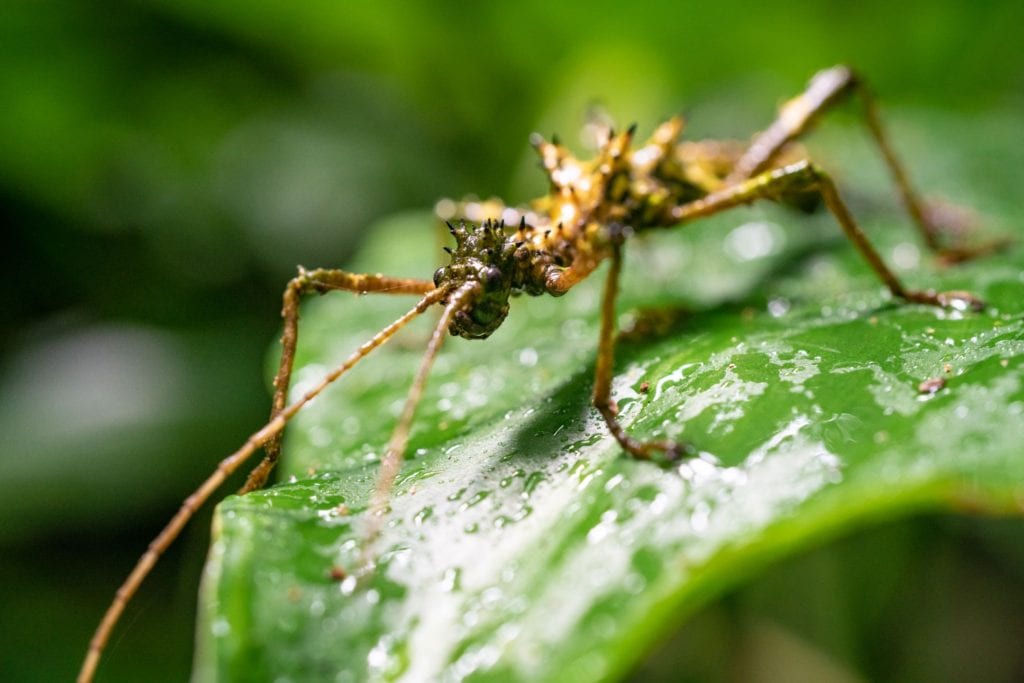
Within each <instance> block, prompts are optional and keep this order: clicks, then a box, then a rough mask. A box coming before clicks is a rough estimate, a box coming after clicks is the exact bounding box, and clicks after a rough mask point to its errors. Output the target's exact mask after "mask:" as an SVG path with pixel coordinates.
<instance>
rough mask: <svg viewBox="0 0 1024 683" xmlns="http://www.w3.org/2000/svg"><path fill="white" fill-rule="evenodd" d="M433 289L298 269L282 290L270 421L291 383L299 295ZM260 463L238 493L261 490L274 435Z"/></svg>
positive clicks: (276, 450)
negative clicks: (281, 320) (278, 357)
mask: <svg viewBox="0 0 1024 683" xmlns="http://www.w3.org/2000/svg"><path fill="white" fill-rule="evenodd" d="M432 289H434V283H432V282H429V281H427V280H416V279H412V278H397V277H388V276H385V275H379V274H378V275H368V274H360V273H350V272H348V271H345V270H335V269H326V268H318V269H316V270H306V269H304V268H299V274H298V275H297V276H295V277H294V278H292V280H291V281H290V282H289V283H288V286H287V287H285V290H284V297H283V303H282V306H281V317H282V318H284V333H283V334H282V335H281V364H280V365H279V366H278V368H277V375H275V376H274V400H273V403H272V404H271V405H272V407H271V410H270V419H271V420H273V419H274V418H275V417H277V415H278V414H279V413H280V412H281V411H282V410H284V407H285V405H286V403H287V398H288V386H289V384H290V383H291V376H292V367H293V365H294V363H295V348H296V346H297V344H298V341H299V305H300V303H301V301H302V296H303V295H304V294H308V293H310V292H317V293H319V294H325V293H327V292H330V291H336V290H341V291H347V292H355V293H358V294H364V293H370V292H373V293H379V294H418V295H422V294H426V293H427V292H429V291H431V290H432ZM264 453H265V455H264V456H263V460H262V461H260V463H259V464H258V465H257V466H256V467H254V468H253V470H252V472H250V473H249V477H248V478H247V479H246V481H245V485H244V486H243V487H242V489H241V490H240V493H248V492H249V491H254V490H256V489H259V488H262V487H263V485H264V484H265V483H266V482H267V477H269V476H270V472H271V470H273V469H274V465H275V464H276V463H277V459H278V457H279V456H280V454H281V435H280V434H277V435H275V436H274V438H273V439H271V440H270V441H268V442H267V443H266V445H265V446H264Z"/></svg>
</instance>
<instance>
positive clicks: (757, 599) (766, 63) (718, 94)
mask: <svg viewBox="0 0 1024 683" xmlns="http://www.w3.org/2000/svg"><path fill="white" fill-rule="evenodd" d="M1021 26H1024V4H1022V3H1019V2H988V3H970V2H940V1H935V0H932V1H928V2H923V1H908V2H904V3H900V4H898V5H894V4H892V3H889V2H881V1H876V0H869V1H864V2H860V3H856V4H854V3H839V2H825V3H823V2H795V3H784V4H780V3H758V4H752V3H751V4H748V3H739V2H710V3H696V2H651V3H640V4H637V5H635V6H632V7H628V8H627V7H626V6H624V5H623V4H621V3H611V2H586V3H582V2H574V3H551V2H538V1H521V2H516V3H479V4H476V3H473V4H470V3H459V2H401V3H399V2H393V3H392V2H380V3H372V4H371V3H363V4H355V3H352V4H349V3H340V2H329V1H327V0H317V1H310V2H304V3H294V2H284V1H282V0H267V1H265V2H259V3H247V2H226V1H225V2H205V1H204V2H199V1H196V0H177V1H171V0H151V1H150V2H131V1H128V0H125V1H116V0H110V1H106V2H104V1H100V0H78V1H75V2H72V1H67V2H59V1H54V2H44V1H38V0H36V1H33V0H8V1H7V2H6V3H4V7H3V9H2V10H0V95H2V99H0V212H2V214H3V216H2V217H3V222H4V224H6V225H7V226H8V227H7V228H6V229H4V233H3V234H4V237H3V248H2V250H0V263H2V272H3V277H4V280H5V285H4V286H3V287H2V288H0V307H2V311H3V316H2V318H0V326H2V336H0V434H2V435H3V436H2V440H3V449H2V452H0V519H2V522H3V523H2V525H0V604H2V606H3V607H2V609H0V633H2V635H3V638H2V639H0V677H2V678H3V679H4V680H17V681H34V680H39V681H49V680H67V679H68V678H69V677H70V676H71V675H72V673H73V671H74V670H75V669H76V667H77V664H78V660H79V658H80V657H81V655H82V654H83V653H84V649H85V646H86V643H87V641H88V637H89V634H90V633H91V630H92V628H93V627H94V625H95V622H96V620H97V619H98V618H99V616H100V614H101V613H102V610H103V609H104V607H105V606H106V604H107V602H108V601H109V599H110V597H111V596H112V594H113V590H114V588H115V587H116V585H117V583H118V582H119V581H120V579H121V578H122V577H123V575H124V574H125V573H126V572H127V571H128V569H129V568H130V567H131V565H132V564H133V563H134V561H135V559H136V558H137V556H138V554H139V553H140V552H141V550H142V549H143V548H144V547H145V544H146V543H147V542H148V540H149V539H150V538H151V537H152V536H153V535H154V534H155V532H156V531H157V530H158V529H159V528H160V527H161V526H162V524H163V523H164V522H165V521H166V519H167V518H168V516H169V515H170V513H171V512H172V511H173V510H174V509H175V507H176V505H177V504H178V503H179V502H180V500H181V499H182V498H183V496H184V495H185V494H186V493H187V492H188V491H190V490H191V489H192V487H193V486H194V485H195V484H196V483H197V482H198V481H199V479H200V478H201V477H202V476H204V475H205V474H206V473H207V472H208V471H209V470H210V469H211V467H212V466H213V464H214V463H215V462H216V460H217V459H219V458H220V457H222V456H223V455H224V454H226V453H227V452H229V451H230V450H232V449H233V448H234V447H236V446H237V445H238V444H239V443H240V442H241V441H242V440H243V439H244V438H245V436H246V435H247V434H248V433H249V432H250V431H252V429H253V428H254V427H256V426H258V425H259V424H260V423H261V421H262V419H263V418H264V417H265V412H266V411H267V409H268V404H269V399H268V392H267V381H266V377H267V372H266V368H267V364H268V361H267V349H268V348H269V346H270V344H271V343H272V341H273V340H274V338H275V336H276V334H277V329H278V317H277V314H278V308H279V297H280V290H281V288H282V286H283V284H284V282H285V281H286V280H287V278H288V277H289V276H290V274H291V273H293V272H294V268H295V266H296V264H299V263H301V264H304V265H306V266H321V265H323V266H344V265H345V263H346V262H347V261H348V260H349V259H350V258H351V255H352V254H353V253H354V252H355V250H357V249H358V246H359V243H360V239H361V237H362V235H363V234H364V232H365V231H366V230H367V229H368V227H369V226H371V225H372V223H373V221H374V220H375V219H377V218H379V217H382V216H385V215H387V214H390V213H394V212H396V211H401V210H407V209H418V210H422V209H424V208H429V207H430V206H432V205H433V203H434V202H435V201H436V200H437V199H438V198H439V197H442V196H452V197H459V196H462V195H465V194H469V193H475V194H478V195H480V196H485V197H486V196H490V195H492V194H499V195H501V196H503V197H506V198H507V199H509V200H511V201H521V200H524V199H527V198H528V197H529V196H531V195H532V194H535V193H537V192H539V191H540V190H541V189H542V187H543V184H542V181H541V177H540V174H539V173H537V172H536V170H535V168H534V166H535V163H534V160H533V158H532V153H531V151H530V150H529V148H528V146H527V144H526V139H527V135H528V134H529V132H531V131H533V130H541V131H543V132H545V133H551V132H552V131H559V132H561V133H562V135H563V137H564V138H566V139H568V140H570V144H575V143H576V140H575V132H576V131H577V130H579V127H580V124H581V122H582V120H583V117H584V114H585V112H586V111H587V109H588V107H590V106H592V105H594V104H600V105H601V106H603V107H604V108H605V109H606V110H607V111H608V112H609V113H610V114H611V115H612V116H613V117H614V118H616V119H617V120H618V121H619V122H620V123H629V122H632V121H638V122H640V123H641V131H644V130H650V126H652V125H653V124H654V123H655V122H657V121H660V120H661V119H663V118H665V117H666V116H667V115H669V114H672V113H674V112H677V111H685V112H687V113H688V114H690V116H691V121H692V123H691V125H690V132H691V136H696V137H700V136H712V135H713V136H725V137H746V136H748V135H749V134H750V133H751V132H752V131H754V130H756V129H757V128H759V127H762V126H764V125H765V124H766V123H767V122H768V121H770V119H771V117H772V115H773V113H774V108H775V106H776V105H777V104H778V103H779V102H780V101H781V100H782V99H783V98H785V97H788V96H791V95H794V94H796V93H797V92H799V91H800V89H801V88H802V87H803V85H804V83H805V82H806V81H807V79H808V78H809V77H810V75H811V74H813V73H814V72H815V71H816V70H817V69H819V68H822V67H825V66H830V65H832V64H836V63H841V62H844V63H849V64H852V65H855V66H856V67H857V68H858V69H859V70H860V71H862V72H863V73H864V74H867V75H868V76H869V79H870V82H871V84H872V85H873V87H874V89H875V90H876V91H877V92H878V93H879V94H880V95H881V99H882V101H883V105H884V108H885V112H886V113H887V114H888V115H889V119H890V120H893V121H894V122H895V124H896V125H895V127H896V128H897V129H898V128H899V121H900V118H901V116H907V115H912V114H913V113H915V112H920V111H929V112H933V113H935V115H938V116H945V117H952V118H957V119H960V120H962V121H963V122H964V125H972V122H978V123H977V124H976V125H984V121H985V120H986V118H987V117H1006V116H1009V117H1016V118H1018V119H1020V120H1021V121H1022V123H1024V50H1022V48H1021V38H1020V27H1021ZM838 121H839V123H838V124H837V125H839V126H842V125H848V126H849V125H851V123H852V117H850V116H849V115H846V116H842V115H840V116H839V117H838ZM645 127H646V128H645ZM851 131H853V129H852V128H851ZM856 134H860V131H859V130H858V131H856ZM945 142H947V141H944V140H934V141H933V143H934V144H936V145H941V144H944V143H945ZM1009 142H1011V141H1008V143H1009ZM1017 144H1019V141H1018V142H1017ZM898 145H899V141H898V140H897V146H898ZM812 149H815V148H814V147H813V145H812ZM823 155H824V156H826V158H827V153H826V152H823ZM826 165H827V161H826ZM910 165H911V167H913V162H912V160H911V164H910ZM1007 172H1008V178H1010V179H1012V178H1013V177H1014V176H1015V174H1017V173H1018V171H1017V169H1007ZM840 177H841V174H840ZM999 182H1004V183H1006V184H1007V186H1012V185H1013V182H1012V181H1008V180H1006V179H1003V180H1001V181H999ZM433 267H434V263H433V261H432V260H430V259H429V258H425V261H424V264H423V268H422V270H421V271H420V272H417V273H400V274H404V275H415V276H420V277H427V276H429V274H430V273H431V272H432V270H433ZM207 519H208V517H207V518H203V519H200V520H199V522H198V523H197V524H195V525H194V526H193V528H192V530H191V531H189V532H188V533H187V534H186V536H185V537H184V539H183V540H182V541H181V542H180V543H179V544H178V546H177V547H176V548H175V549H174V550H173V551H172V552H171V553H170V554H169V556H168V558H167V559H166V561H165V562H163V564H162V565H161V567H160V568H159V569H158V571H157V573H156V575H155V576H154V578H153V580H151V582H150V583H149V584H147V586H146V587H145V589H144V590H143V593H142V595H141V596H140V597H139V599H138V600H137V603H136V604H135V605H134V606H133V607H132V608H131V609H130V610H129V612H128V615H127V618H126V620H125V622H124V623H123V624H122V625H121V628H119V630H118V632H117V634H116V636H115V641H114V643H113V644H112V647H111V650H110V653H109V655H108V660H107V661H106V662H105V664H104V668H103V669H101V674H103V676H102V678H103V680H107V681H117V680H124V681H134V680H147V681H157V680H169V681H175V680H182V679H183V678H186V677H187V674H188V671H189V664H190V656H191V654H190V647H191V637H192V631H191V629H192V625H191V622H192V619H193V616H194V601H195V590H196V586H197V581H198V573H199V568H200V566H201V563H202V559H203V553H204V550H205V542H206V541H205V536H206V532H205V526H206V524H207ZM994 538H995V539H1003V541H1002V542H992V539H994ZM1005 539H1024V534H1022V533H1021V525H1020V522H1018V521H1015V520H1004V521H978V520H964V519H953V518H929V519H924V520H917V521H914V522H904V523H900V524H898V525H890V526H883V527H882V528H880V529H878V530H875V531H872V532H866V533H864V534H862V535H861V536H858V537H856V538H852V539H846V540H844V541H841V542H839V543H837V544H834V546H830V547H829V548H825V549H823V550H819V551H816V552H814V553H811V554H810V555H808V556H806V557H803V558H798V559H796V560H792V561H790V562H787V563H786V565H785V566H780V567H777V568H775V569H774V570H773V571H772V572H770V573H769V574H768V575H767V576H765V577H764V578H762V579H760V580H759V581H758V582H755V584H754V585H752V586H748V587H746V588H743V589H741V590H739V591H738V592H735V593H733V594H731V595H730V596H727V597H725V598H723V599H722V600H720V601H719V602H718V603H716V604H715V605H714V606H712V607H710V608H708V610H706V611H705V612H704V613H702V614H701V616H700V617H698V618H697V619H696V620H695V621H694V622H692V623H691V624H690V625H688V626H687V627H686V630H684V631H683V633H682V634H681V635H680V636H679V639H678V641H676V642H674V643H673V644H670V645H668V646H666V651H665V652H661V653H656V654H654V655H653V656H652V658H651V659H650V661H649V662H648V664H647V665H646V666H645V668H644V669H642V670H641V671H640V672H638V674H637V677H638V679H643V678H646V677H653V676H655V675H661V674H665V673H666V671H667V672H668V675H669V678H670V679H677V678H686V679H688V680H753V679H756V675H755V674H756V673H758V672H761V673H763V672H764V671H770V670H772V669H771V666H772V663H773V662H774V663H775V664H778V665H779V666H781V664H779V662H782V661H783V659H784V660H785V662H788V663H790V664H792V663H793V662H797V664H795V666H799V667H803V668H801V669H798V670H799V671H803V672H805V673H807V672H815V673H816V674H820V676H825V675H826V674H827V676H828V677H831V679H832V680H858V679H859V678H860V679H870V680H907V679H913V680H935V679H936V678H946V679H948V680H1007V681H1009V680H1014V677H1015V676H1024V668H1022V667H1024V664H1022V661H1021V654H1020V652H1019V649H1020V648H1019V646H1018V647H1016V648H1014V647H1013V644H1014V643H1015V642H1016V643H1018V645H1019V642H1020V640H1021V637H1022V636H1024V620H1022V618H1021V613H1022V612H1024V588H1022V585H1021V584H1022V576H1024V557H1022V556H1021V555H1020V554H1019V555H1018V556H1016V557H1007V556H1006V555H1005V553H1003V552H1002V551H998V552H997V551H994V550H993V548H1000V549H1005V548H1007V547H1012V546H1013V544H1012V543H1007V542H1005ZM865 556H868V557H873V558H875V562H874V563H865V562H863V561H860V562H859V563H857V562H847V560H851V559H853V558H863V557H865ZM908 557H909V558H912V562H909V563H908V561H907V559H906V558H908ZM893 558H897V559H893ZM851 564H853V565H858V566H859V571H855V570H853V569H850V568H849V566H850V565H851ZM893 567H902V568H904V569H906V568H907V567H910V568H911V569H912V570H913V571H912V573H911V574H909V575H905V576H901V578H900V581H903V582H905V583H906V587H905V590H902V589H901V590H900V591H897V593H898V594H900V595H903V596H904V597H903V598H902V599H901V600H899V601H898V602H897V604H886V605H884V606H878V605H875V606H874V607H875V608H877V609H875V611H874V612H872V613H871V614H870V618H869V617H868V616H865V614H864V612H867V611H868V607H864V606H863V605H860V607H859V603H860V602H861V600H862V599H863V600H867V601H868V603H870V600H869V598H862V594H863V591H862V590H861V589H862V588H863V587H864V586H870V585H871V581H872V574H873V572H876V571H877V572H882V573H884V572H887V571H893ZM904 569H901V570H900V571H904ZM868 592H869V593H870V591H868ZM949 594H955V595H956V596H957V599H956V600H952V601H947V600H946V599H945V596H947V595H949ZM965 594H966V597H965ZM790 595H792V596H793V598H792V600H784V599H782V597H785V596H790ZM836 595H845V596H846V597H845V599H844V600H838V599H836V598H835V596H836ZM851 595H852V596H854V597H850V596H851ZM883 608H884V609H883ZM1017 608H1020V609H1017ZM858 610H859V611H858ZM879 624H882V627H879V626H878V625H879ZM968 637H970V638H973V639H974V640H970V641H969V643H970V644H971V645H970V647H969V648H968V650H969V652H968V653H967V654H964V653H962V652H958V654H957V655H956V657H953V655H952V654H950V653H949V652H948V651H946V650H944V648H943V645H942V644H943V643H947V642H948V641H949V640H951V639H952V640H957V641H958V642H967V641H964V638H968ZM975 641H977V644H975ZM1008 650H1009V651H1008ZM678 652H684V653H686V654H687V656H686V657H684V658H683V659H684V662H683V663H682V664H680V663H679V662H678V661H677V657H676V656H675V655H677V654H678ZM921 652H937V653H938V654H937V655H936V656H935V657H932V658H924V659H922V658H921V657H920V653H921ZM738 653H739V654H738ZM780 653H782V654H780ZM794 653H795V654H794ZM944 654H945V655H948V657H947V658H946V659H943V656H944ZM947 659H948V660H949V661H947ZM954 660H955V661H954ZM667 662H671V664H667ZM681 667H682V668H681ZM687 667H688V668H687ZM815 667H818V668H815ZM985 667H988V668H985ZM779 670H783V669H779ZM822 671H824V672H825V673H821V672H822ZM945 674H948V676H947V675H945ZM820 676H818V677H817V678H816V679H817V680H826V679H827V678H821V677H820ZM761 680H773V679H772V678H762V679H761ZM774 680H779V679H778V678H775V679H774ZM1018 680H1019V679H1018Z"/></svg>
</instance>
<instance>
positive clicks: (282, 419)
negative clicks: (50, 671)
mask: <svg viewBox="0 0 1024 683" xmlns="http://www.w3.org/2000/svg"><path fill="white" fill-rule="evenodd" d="M447 291H448V290H446V289H445V288H438V289H434V290H431V291H430V292H428V293H427V294H426V296H424V297H423V298H422V299H420V300H419V301H418V302H417V303H416V305H415V306H413V307H412V308H411V309H410V310H409V311H408V312H407V313H405V314H404V315H403V316H402V317H400V318H398V319H397V320H395V321H394V322H393V323H391V324H390V325H388V326H387V327H385V328H384V329H382V330H381V331H380V332H378V333H377V334H375V335H374V336H373V337H372V338H370V339H369V340H368V341H367V342H365V343H364V344H363V345H362V346H360V347H359V348H358V349H357V350H356V351H355V352H353V353H352V354H351V355H350V356H349V357H348V358H346V359H345V360H344V361H343V362H342V363H341V364H340V365H338V366H337V367H336V368H334V369H333V370H332V371H331V372H329V373H328V374H327V375H325V376H324V378H323V379H321V380H320V382H319V383H318V384H317V385H316V386H315V387H313V388H312V389H310V390H309V391H307V392H306V393H305V394H303V396H302V398H300V399H298V400H297V401H295V402H294V403H292V404H291V405H289V406H287V407H286V408H284V410H282V411H281V412H280V413H278V414H277V416H276V417H274V418H273V419H272V420H270V422H268V423H267V424H265V425H264V426H263V427H262V428H261V429H260V430H259V431H257V432H255V433H253V434H252V435H251V436H250V437H249V438H248V439H246V441H245V443H244V444H242V446H241V448H239V449H238V450H237V451H235V452H234V453H232V454H231V455H229V456H228V457H226V458H224V459H223V460H221V461H220V462H219V463H218V464H217V469H215V470H214V472H213V474H211V475H210V476H209V477H208V478H207V479H206V481H204V482H203V483H202V484H201V485H200V486H199V488H197V489H196V490H195V491H194V492H193V493H192V495H190V496H189V497H188V498H186V499H185V501H184V502H183V503H182V504H181V508H180V509H179V510H178V512H177V513H176V514H175V515H174V517H172V518H171V521H170V522H168V523H167V526H165V527H164V528H163V530H162V531H161V532H160V533H159V535H157V537H156V538H155V539H153V541H152V542H150V544H149V548H148V549H147V550H146V552H145V553H143V555H142V557H140V558H139V561H138V562H137V563H136V565H135V568H134V569H132V571H131V573H130V574H129V575H128V578H127V579H125V581H124V583H122V584H121V587H120V588H118V589H117V593H115V595H114V600H113V602H111V604H110V606H109V607H108V608H107V611H106V612H105V613H104V615H103V619H102V620H101V621H100V624H99V626H98V627H97V628H96V632H95V633H94V634H93V637H92V640H91V641H90V642H89V651H88V652H87V653H86V656H85V660H84V661H83V662H82V668H81V670H80V671H79V673H78V679H77V680H78V683H89V681H92V679H93V676H94V675H95V673H96V667H97V665H98V664H99V661H100V656H101V655H102V654H103V649H104V647H106V644H107V641H108V640H109V639H110V633H111V631H112V630H113V629H114V626H115V625H116V624H117V621H118V619H119V618H120V617H121V614H122V613H123V612H124V609H125V607H126V606H127V605H128V602H129V601H130V600H131V599H132V596H134V595H135V593H136V592H137V591H138V589H139V586H140V585H142V582H143V580H145V578H146V576H148V575H149V573H150V571H152V569H153V567H154V566H155V565H156V563H157V560H159V559H160V556H161V555H162V554H163V553H164V551H166V550H167V548H169V547H170V546H171V544H172V543H173V542H174V540H175V539H176V538H177V537H178V535H179V534H180V533H181V530H182V529H183V528H184V526H185V524H187V523H188V521H189V520H190V519H191V518H192V516H193V515H194V514H195V513H196V511H197V510H199V508H200V507H202V505H203V503H205V502H206V501H207V500H208V499H209V498H210V496H211V495H213V493H214V492H215V491H216V490H217V489H218V488H219V487H220V485H221V484H223V483H224V481H225V480H226V479H227V478H228V477H230V476H231V475H232V474H234V473H235V471H237V470H238V468H239V467H241V466H242V465H243V464H244V463H245V461H246V460H248V459H249V457H250V456H252V454H253V453H255V452H256V450H257V449H259V448H260V446H262V445H263V444H264V443H266V442H267V441H269V440H270V439H272V438H274V437H275V436H276V435H278V434H280V433H281V430H283V429H284V427H285V425H286V424H288V421H289V420H291V419H292V418H293V417H294V416H295V415H296V414H297V413H298V412H299V411H300V410H302V408H303V407H304V406H305V405H306V404H307V403H309V402H310V401H312V400H313V399H314V398H316V397H317V396H318V395H319V394H320V393H321V392H322V391H323V390H324V389H326V388H327V387H328V386H330V384H332V383H333V382H334V381H335V380H337V379H338V378H339V377H341V376H342V375H344V374H345V373H346V372H348V371H349V370H350V369H351V368H352V367H353V366H354V365H355V364H356V363H358V362H359V361H360V360H362V359H363V358H365V357H366V356H367V355H368V354H369V353H370V352H371V351H373V350H374V349H375V348H377V347H378V346H381V345H382V344H384V342H386V341H387V340H388V339H390V338H391V337H392V336H393V335H394V334H395V333H396V332H398V330H400V329H402V328H403V327H405V326H406V325H407V324H408V323H409V321H411V320H412V319H413V318H415V317H416V316H418V315H420V314H421V313H423V312H424V311H426V310H427V309H428V308H429V307H430V306H431V305H433V304H435V303H437V302H438V301H440V300H441V299H442V298H444V296H445V294H446V293H447ZM463 298H464V296H463V297H461V298H460V297H459V296H458V295H456V296H455V297H453V298H452V303H449V304H448V306H447V307H446V308H445V315H444V316H442V320H444V321H447V320H449V319H450V318H451V315H452V313H453V312H454V310H455V308H457V306H456V305H455V303H456V301H459V302H461V301H462V299H463ZM442 327H443V326H442ZM439 329H441V328H439ZM437 336H438V335H437V330H435V332H434V338H432V339H431V346H430V347H429V348H428V351H427V353H428V357H430V359H431V360H433V354H436V350H437V349H436V347H439V346H440V342H437V341H436V339H435V338H436V337H437ZM435 342H436V343H435ZM431 349H433V351H431ZM424 360H426V359H424ZM429 367H430V365H429V363H427V364H426V368H427V369H428V370H429ZM421 374H425V373H423V372H422V368H421ZM424 379H425V378H424ZM422 384H423V381H422V380H421V378H420V377H417V382H416V384H414V385H413V388H414V390H415V392H416V396H415V398H417V399H418V398H419V393H420V392H421V391H422V388H423V387H422ZM412 398H413V392H412V391H411V392H410V399H412ZM409 412H411V411H409ZM403 418H404V413H403ZM402 424H403V423H402V422H399V425H400V426H401V425H402ZM408 431H409V425H408V424H407V423H406V424H405V425H404V433H403V434H401V439H398V440H396V438H397V437H398V436H399V434H398V430H396V434H395V437H392V441H393V442H395V443H397V444H399V445H400V446H401V447H404V445H405V440H406V437H407V436H408ZM389 451H390V448H389ZM391 479H392V480H393V479H394V475H393V474H392V475H391Z"/></svg>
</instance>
